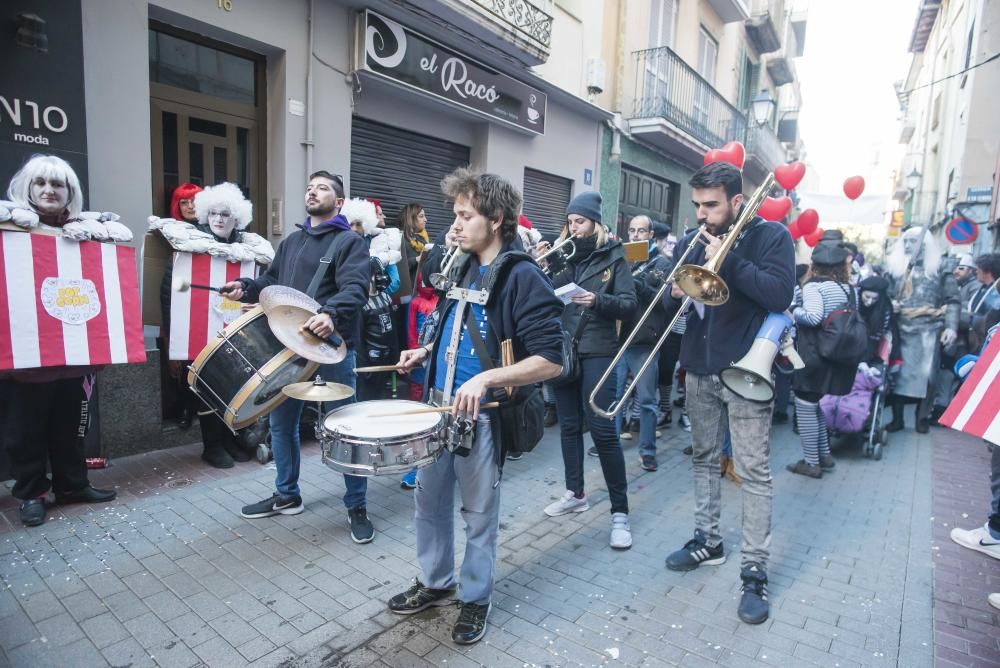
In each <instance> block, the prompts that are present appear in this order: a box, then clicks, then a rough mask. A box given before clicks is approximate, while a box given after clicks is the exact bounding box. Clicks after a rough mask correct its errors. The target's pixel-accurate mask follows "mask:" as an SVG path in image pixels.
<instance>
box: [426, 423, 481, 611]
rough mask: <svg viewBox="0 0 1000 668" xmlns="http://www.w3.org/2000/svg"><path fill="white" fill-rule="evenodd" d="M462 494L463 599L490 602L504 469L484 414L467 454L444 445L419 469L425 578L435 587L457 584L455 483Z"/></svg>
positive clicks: (430, 585)
mask: <svg viewBox="0 0 1000 668" xmlns="http://www.w3.org/2000/svg"><path fill="white" fill-rule="evenodd" d="M456 484H457V485H458V492H459V495H460V496H461V499H462V507H461V513H462V519H463V520H464V521H465V556H464V558H463V559H462V571H461V575H460V576H459V579H458V583H457V584H458V585H459V598H460V599H461V600H462V601H463V602H465V603H478V604H480V605H485V604H486V603H488V602H489V600H490V597H491V596H492V595H493V583H494V580H495V579H496V564H497V533H498V532H499V529H500V470H499V469H498V468H497V462H496V451H495V446H494V443H493V436H492V434H491V433H490V424H489V422H488V421H486V420H483V419H482V418H480V420H479V423H478V424H477V425H476V441H475V445H474V446H473V447H472V452H471V453H470V454H469V456H468V457H458V456H456V455H453V454H452V453H450V452H448V450H444V451H442V453H441V456H440V457H439V458H438V460H437V461H436V462H434V463H433V464H431V465H430V466H427V467H425V468H422V469H420V470H419V471H417V490H416V492H415V494H414V506H415V510H414V526H415V528H416V533H417V561H418V562H419V564H420V572H421V575H420V581H421V582H422V583H423V584H424V585H426V586H428V587H431V588H432V589H446V588H451V587H454V586H455V584H456V582H455V485H456Z"/></svg>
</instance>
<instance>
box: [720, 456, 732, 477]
mask: <svg viewBox="0 0 1000 668" xmlns="http://www.w3.org/2000/svg"><path fill="white" fill-rule="evenodd" d="M732 465H733V460H732V459H731V458H730V457H729V455H719V477H720V478H725V477H726V469H727V468H728V467H730V466H732Z"/></svg>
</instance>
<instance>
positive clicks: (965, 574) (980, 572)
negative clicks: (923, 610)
mask: <svg viewBox="0 0 1000 668" xmlns="http://www.w3.org/2000/svg"><path fill="white" fill-rule="evenodd" d="M934 440H935V449H934V517H933V526H934V529H933V531H934V546H933V555H934V658H935V665H937V666H939V667H940V668H954V667H955V666H976V667H985V666H1000V611H997V610H996V608H993V607H992V606H990V604H989V603H988V602H987V600H986V596H987V594H990V593H993V592H1000V561H997V560H995V559H991V558H990V557H988V556H987V555H985V554H980V553H979V552H974V551H972V550H968V549H966V548H964V547H961V546H959V545H958V544H956V543H955V542H953V541H952V540H951V538H950V537H949V534H950V533H951V530H952V528H954V527H961V528H963V529H972V528H973V527H976V526H982V525H983V523H984V522H986V518H987V516H988V515H989V511H990V453H989V450H988V449H987V447H986V445H985V444H984V443H983V441H981V440H980V439H978V438H971V437H969V436H966V435H964V434H960V433H958V432H955V431H952V430H950V429H943V430H940V431H938V432H935V439H934Z"/></svg>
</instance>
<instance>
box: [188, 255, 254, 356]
mask: <svg viewBox="0 0 1000 668" xmlns="http://www.w3.org/2000/svg"><path fill="white" fill-rule="evenodd" d="M256 276H257V265H256V263H255V262H254V261H253V260H246V261H244V262H227V261H226V259H225V258H222V257H216V256H213V255H208V254H207V253H197V254H191V253H182V252H179V251H178V252H175V253H174V275H173V279H174V282H175V283H176V282H177V280H178V279H182V278H183V279H186V280H188V281H190V282H191V283H193V284H194V285H211V286H213V287H219V286H220V285H224V284H225V283H228V282H229V281H235V280H236V279H237V278H240V277H246V278H255V277H256ZM241 308H242V304H240V303H239V302H234V301H232V300H230V299H226V298H225V297H223V296H222V295H220V294H219V293H218V292H210V291H208V290H198V289H193V290H188V291H187V292H176V291H175V292H173V293H172V294H171V296H170V350H169V351H168V352H169V356H170V359H172V360H192V359H194V358H195V357H197V356H198V353H200V352H201V350H202V348H204V347H205V346H206V345H207V344H208V341H209V339H210V338H212V337H213V336H215V335H216V334H218V333H219V332H220V331H221V330H222V329H224V328H225V327H226V325H228V324H229V323H231V322H232V321H233V320H236V318H238V317H240V315H241Z"/></svg>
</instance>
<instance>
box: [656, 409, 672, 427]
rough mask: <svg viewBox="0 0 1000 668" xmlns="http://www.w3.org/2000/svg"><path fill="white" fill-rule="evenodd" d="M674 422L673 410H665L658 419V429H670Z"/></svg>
mask: <svg viewBox="0 0 1000 668" xmlns="http://www.w3.org/2000/svg"><path fill="white" fill-rule="evenodd" d="M673 422H674V415H673V413H672V412H671V411H669V410H667V411H664V412H663V415H661V416H660V419H659V420H657V421H656V428H657V429H670V425H671V424H673Z"/></svg>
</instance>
